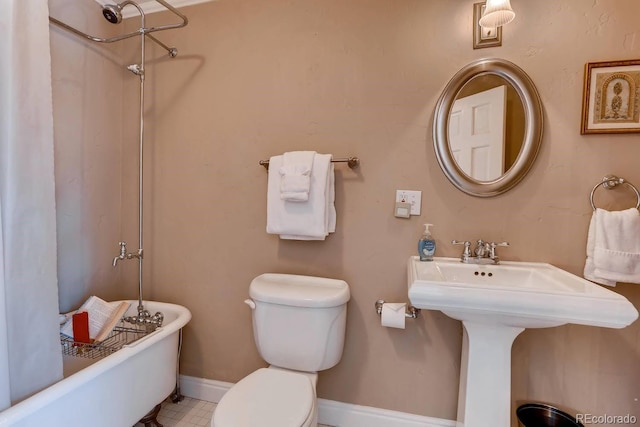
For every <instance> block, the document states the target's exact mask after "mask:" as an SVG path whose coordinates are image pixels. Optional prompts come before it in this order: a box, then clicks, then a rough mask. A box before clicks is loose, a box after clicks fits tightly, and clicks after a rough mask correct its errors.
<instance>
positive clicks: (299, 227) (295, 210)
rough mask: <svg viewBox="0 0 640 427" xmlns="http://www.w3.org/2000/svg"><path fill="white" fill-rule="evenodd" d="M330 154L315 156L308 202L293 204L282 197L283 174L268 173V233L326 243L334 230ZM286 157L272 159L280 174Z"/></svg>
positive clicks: (271, 162)
mask: <svg viewBox="0 0 640 427" xmlns="http://www.w3.org/2000/svg"><path fill="white" fill-rule="evenodd" d="M331 158H332V156H331V155H330V154H316V155H315V156H314V161H313V167H312V170H311V175H310V181H311V182H310V187H309V199H308V200H307V201H306V202H302V203H300V202H291V201H286V200H282V199H281V198H280V174H279V173H269V179H268V185H267V233H270V234H279V235H280V237H281V238H283V239H295V240H324V238H325V237H326V236H327V235H328V234H329V232H332V231H335V222H336V220H335V207H334V194H335V192H334V184H333V183H334V180H333V165H332V163H331ZM282 162H283V156H273V157H271V159H269V169H271V168H273V169H272V170H274V171H279V170H280V167H281V166H282Z"/></svg>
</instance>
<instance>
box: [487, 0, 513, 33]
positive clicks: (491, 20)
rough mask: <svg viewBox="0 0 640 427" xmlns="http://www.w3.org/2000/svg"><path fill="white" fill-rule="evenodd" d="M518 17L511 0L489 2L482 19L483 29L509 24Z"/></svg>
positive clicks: (491, 0)
mask: <svg viewBox="0 0 640 427" xmlns="http://www.w3.org/2000/svg"><path fill="white" fill-rule="evenodd" d="M515 17H516V13H515V12H514V11H513V9H512V8H511V1H510V0H487V3H486V5H485V8H484V14H483V15H482V17H481V18H480V26H481V27H483V28H496V27H501V26H503V25H506V24H508V23H509V22H511V21H513V18H515Z"/></svg>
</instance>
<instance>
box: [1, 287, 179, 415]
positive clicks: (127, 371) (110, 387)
mask: <svg viewBox="0 0 640 427" xmlns="http://www.w3.org/2000/svg"><path fill="white" fill-rule="evenodd" d="M129 302H131V307H130V308H129V311H128V312H127V315H136V314H137V306H138V301H137V300H135V301H129ZM144 306H145V308H146V309H147V310H149V311H150V312H151V313H152V314H153V313H155V312H156V311H160V312H162V313H164V324H163V326H162V327H161V328H158V329H157V330H156V331H154V332H153V333H151V334H149V335H146V336H145V337H143V338H142V339H140V340H138V341H136V342H134V343H132V344H129V345H126V346H125V347H123V348H122V349H121V350H118V351H116V352H115V353H113V354H111V355H109V356H107V357H105V358H103V359H98V360H97V361H89V360H88V359H80V358H76V357H65V362H64V363H65V377H64V379H62V380H60V381H58V382H57V383H55V384H53V385H51V386H50V387H48V388H46V389H44V390H42V391H40V392H38V393H36V394H34V395H33V396H31V397H29V398H28V399H26V400H23V401H22V402H20V403H18V404H16V405H14V406H12V407H10V408H8V409H6V410H4V411H2V412H0V426H1V427H5V426H12V427H14V426H23V427H34V426H52V427H56V426H64V427H72V426H83V427H86V426H91V427H131V426H133V425H134V424H136V423H137V422H138V420H140V419H141V418H142V417H144V416H145V415H146V414H147V413H148V412H149V411H151V410H152V409H153V408H154V407H155V406H156V405H158V404H159V403H160V402H162V401H163V400H164V399H165V398H166V397H167V396H169V395H170V394H171V393H172V391H173V390H174V387H175V385H176V376H177V366H178V364H177V362H178V341H179V331H180V329H181V328H182V327H183V326H184V325H186V324H187V323H188V322H189V320H190V319H191V312H190V311H189V310H188V309H186V308H185V307H182V306H179V305H175V304H167V303H161V302H154V301H146V302H144ZM74 359H75V360H74ZM78 367H81V368H82V369H79V370H78ZM74 371H77V372H74Z"/></svg>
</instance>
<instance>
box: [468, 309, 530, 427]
mask: <svg viewBox="0 0 640 427" xmlns="http://www.w3.org/2000/svg"><path fill="white" fill-rule="evenodd" d="M462 324H463V325H464V336H463V339H462V363H461V368H460V390H459V395H458V396H459V397H458V425H461V426H464V427H487V426H492V427H509V426H510V425H511V345H512V344H513V341H514V340H515V339H516V337H517V336H518V334H520V332H522V331H524V328H517V327H511V326H504V325H499V324H489V323H480V322H475V321H463V322H462Z"/></svg>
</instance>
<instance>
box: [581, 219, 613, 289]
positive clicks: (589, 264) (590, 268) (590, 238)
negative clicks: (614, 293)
mask: <svg viewBox="0 0 640 427" xmlns="http://www.w3.org/2000/svg"><path fill="white" fill-rule="evenodd" d="M595 224H596V214H595V212H594V213H593V215H592V216H591V222H589V231H588V233H587V260H586V261H585V263H584V278H585V279H587V280H591V281H592V282H595V283H599V284H601V285H606V286H615V285H616V282H615V281H614V280H607V279H603V278H602V277H597V276H596V274H595V269H596V267H595V266H594V265H593V248H594V246H595V236H596V225H595Z"/></svg>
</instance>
